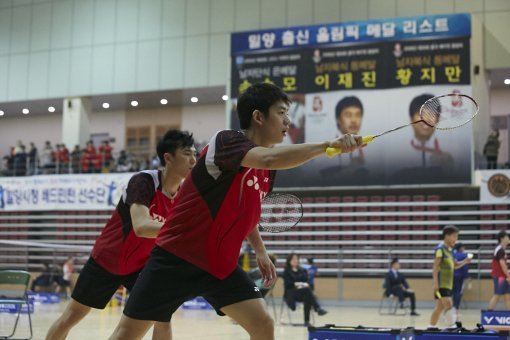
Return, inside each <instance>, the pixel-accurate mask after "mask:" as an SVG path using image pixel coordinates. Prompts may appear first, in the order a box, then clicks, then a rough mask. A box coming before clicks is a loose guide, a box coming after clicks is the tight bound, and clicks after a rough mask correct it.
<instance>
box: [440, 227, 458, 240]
mask: <svg viewBox="0 0 510 340" xmlns="http://www.w3.org/2000/svg"><path fill="white" fill-rule="evenodd" d="M458 233H459V228H457V227H456V226H454V225H447V226H445V227H444V228H443V238H445V236H448V235H451V234H458Z"/></svg>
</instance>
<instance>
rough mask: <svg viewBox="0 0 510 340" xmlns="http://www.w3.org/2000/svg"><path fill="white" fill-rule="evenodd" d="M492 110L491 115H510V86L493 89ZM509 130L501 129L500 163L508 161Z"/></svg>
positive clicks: (491, 95)
mask: <svg viewBox="0 0 510 340" xmlns="http://www.w3.org/2000/svg"><path fill="white" fill-rule="evenodd" d="M490 103H491V105H490V110H491V116H509V115H510V87H507V88H497V89H492V90H491V93H490ZM508 132H509V131H508V130H501V131H499V140H500V141H501V147H500V148H499V156H498V163H505V162H508V160H509V159H508V148H509V145H508V144H509V138H508V137H509V136H508Z"/></svg>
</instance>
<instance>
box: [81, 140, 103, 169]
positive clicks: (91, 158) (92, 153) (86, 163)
mask: <svg viewBox="0 0 510 340" xmlns="http://www.w3.org/2000/svg"><path fill="white" fill-rule="evenodd" d="M99 163H100V162H99ZM98 165H100V164H98V154H97V152H96V148H95V147H94V143H93V142H92V141H91V140H89V141H88V142H87V146H86V147H85V150H83V154H82V157H81V168H82V170H83V172H85V173H93V172H98V171H97V170H96V169H97V168H98Z"/></svg>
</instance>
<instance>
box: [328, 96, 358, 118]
mask: <svg viewBox="0 0 510 340" xmlns="http://www.w3.org/2000/svg"><path fill="white" fill-rule="evenodd" d="M349 106H354V107H357V108H359V109H360V110H361V115H363V104H361V100H359V99H358V97H354V96H351V97H344V98H342V100H340V101H339V102H338V104H336V107H335V117H336V119H338V117H340V114H341V113H342V111H343V110H344V109H345V108H347V107H349Z"/></svg>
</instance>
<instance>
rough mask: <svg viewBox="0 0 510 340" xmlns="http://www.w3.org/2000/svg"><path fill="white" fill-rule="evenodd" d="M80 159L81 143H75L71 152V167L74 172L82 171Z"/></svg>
mask: <svg viewBox="0 0 510 340" xmlns="http://www.w3.org/2000/svg"><path fill="white" fill-rule="evenodd" d="M80 161H81V149H80V146H79V145H75V146H74V149H73V151H72V152H71V167H72V170H73V174H77V173H79V172H81V171H80V170H81V169H80Z"/></svg>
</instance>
